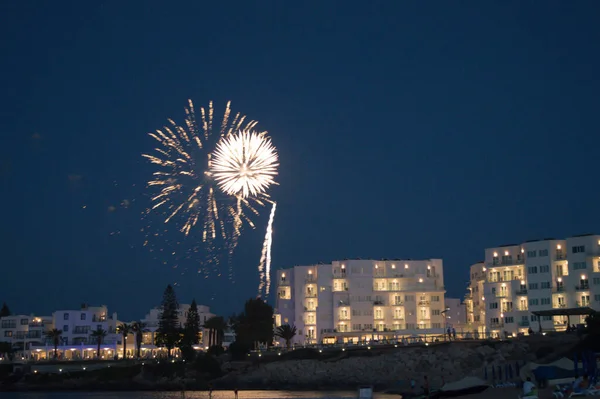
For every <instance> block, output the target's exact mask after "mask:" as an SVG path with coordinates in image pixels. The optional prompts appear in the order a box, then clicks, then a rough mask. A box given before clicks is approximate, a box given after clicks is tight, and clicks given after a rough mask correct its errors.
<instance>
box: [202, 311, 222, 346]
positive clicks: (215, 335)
mask: <svg viewBox="0 0 600 399" xmlns="http://www.w3.org/2000/svg"><path fill="white" fill-rule="evenodd" d="M204 328H206V329H207V330H208V346H209V347H212V346H214V345H217V346H222V345H223V337H224V336H225V330H226V329H227V323H226V322H225V319H224V318H222V317H221V316H214V317H211V318H210V319H208V320H206V322H205V323H204Z"/></svg>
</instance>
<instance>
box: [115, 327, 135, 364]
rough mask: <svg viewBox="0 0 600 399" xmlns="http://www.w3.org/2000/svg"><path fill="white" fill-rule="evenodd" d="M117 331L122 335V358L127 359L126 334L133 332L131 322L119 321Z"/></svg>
mask: <svg viewBox="0 0 600 399" xmlns="http://www.w3.org/2000/svg"><path fill="white" fill-rule="evenodd" d="M117 332H118V333H119V334H121V335H122V336H123V359H127V336H128V335H129V334H131V333H132V332H133V328H132V327H131V324H127V323H121V324H119V325H118V326H117Z"/></svg>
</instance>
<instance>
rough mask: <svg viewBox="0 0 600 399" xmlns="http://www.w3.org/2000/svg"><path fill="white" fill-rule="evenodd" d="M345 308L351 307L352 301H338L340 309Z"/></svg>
mask: <svg viewBox="0 0 600 399" xmlns="http://www.w3.org/2000/svg"><path fill="white" fill-rule="evenodd" d="M345 306H350V301H338V308H343V307H345Z"/></svg>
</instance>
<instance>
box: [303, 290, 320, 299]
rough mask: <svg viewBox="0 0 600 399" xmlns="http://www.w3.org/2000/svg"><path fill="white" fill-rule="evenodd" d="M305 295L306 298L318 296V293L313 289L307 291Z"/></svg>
mask: <svg viewBox="0 0 600 399" xmlns="http://www.w3.org/2000/svg"><path fill="white" fill-rule="evenodd" d="M304 296H305V297H306V298H316V297H317V293H316V292H313V291H311V292H307V293H305V294H304Z"/></svg>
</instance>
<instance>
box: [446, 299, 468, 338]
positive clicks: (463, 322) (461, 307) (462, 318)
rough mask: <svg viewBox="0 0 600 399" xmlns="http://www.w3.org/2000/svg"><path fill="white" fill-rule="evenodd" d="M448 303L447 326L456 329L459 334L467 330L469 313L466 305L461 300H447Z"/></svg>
mask: <svg viewBox="0 0 600 399" xmlns="http://www.w3.org/2000/svg"><path fill="white" fill-rule="evenodd" d="M444 302H445V303H446V311H445V316H446V326H447V327H449V328H454V329H455V330H456V332H457V333H462V332H463V331H464V330H466V329H467V312H466V306H465V303H464V302H462V301H461V300H460V298H445V299H444Z"/></svg>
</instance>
